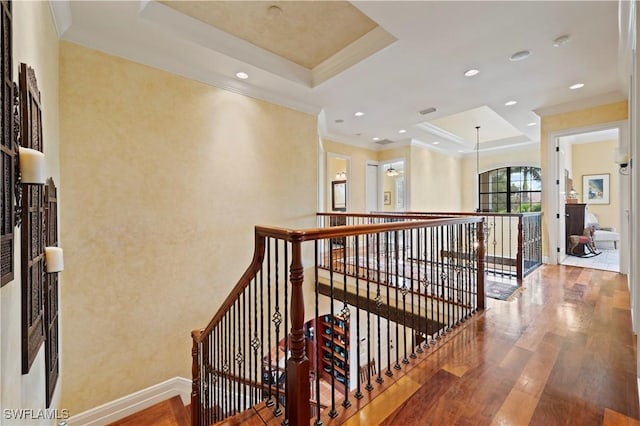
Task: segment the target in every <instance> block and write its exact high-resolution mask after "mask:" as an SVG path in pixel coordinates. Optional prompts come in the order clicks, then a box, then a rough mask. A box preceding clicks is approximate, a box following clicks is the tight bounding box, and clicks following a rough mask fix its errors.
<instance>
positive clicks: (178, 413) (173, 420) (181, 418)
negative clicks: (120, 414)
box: [108, 396, 191, 426]
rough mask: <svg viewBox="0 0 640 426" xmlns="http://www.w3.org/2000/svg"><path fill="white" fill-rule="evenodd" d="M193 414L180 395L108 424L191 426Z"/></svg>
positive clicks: (124, 425) (112, 425)
mask: <svg viewBox="0 0 640 426" xmlns="http://www.w3.org/2000/svg"><path fill="white" fill-rule="evenodd" d="M190 424H191V414H190V411H189V407H185V406H184V404H183V403H182V399H180V397H179V396H174V397H173V398H171V399H168V400H166V401H163V402H160V403H158V404H156V405H154V406H152V407H149V408H147V409H145V410H142V411H140V412H137V413H135V414H132V415H130V416H128V417H125V418H124V419H121V420H118V421H116V422H114V423H111V424H109V425H108V426H151V425H153V426H189V425H190Z"/></svg>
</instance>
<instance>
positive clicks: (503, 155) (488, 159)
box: [462, 144, 544, 212]
mask: <svg viewBox="0 0 640 426" xmlns="http://www.w3.org/2000/svg"><path fill="white" fill-rule="evenodd" d="M476 162H477V160H476V156H475V154H474V155H468V156H466V157H464V159H463V160H462V182H463V184H462V211H465V212H472V211H475V210H476V209H477V208H478V198H477V197H478V188H477V178H476V175H477V165H476ZM507 166H533V167H540V148H539V147H538V145H537V144H536V145H527V146H524V147H522V148H518V149H509V150H506V151H498V152H494V151H487V152H480V173H483V172H486V171H488V170H493V169H498V168H501V167H507ZM543 173H544V171H543Z"/></svg>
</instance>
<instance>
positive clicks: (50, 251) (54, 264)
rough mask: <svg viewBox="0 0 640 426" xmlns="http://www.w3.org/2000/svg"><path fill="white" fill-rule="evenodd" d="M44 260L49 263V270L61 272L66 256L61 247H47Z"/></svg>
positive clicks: (49, 271)
mask: <svg viewBox="0 0 640 426" xmlns="http://www.w3.org/2000/svg"><path fill="white" fill-rule="evenodd" d="M44 260H45V262H46V263H47V272H48V273H52V272H60V271H62V270H63V269H64V258H63V256H62V249H61V248H60V247H45V248H44Z"/></svg>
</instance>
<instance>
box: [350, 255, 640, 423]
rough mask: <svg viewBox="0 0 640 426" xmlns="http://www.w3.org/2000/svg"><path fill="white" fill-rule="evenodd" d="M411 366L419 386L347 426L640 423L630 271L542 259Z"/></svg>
mask: <svg viewBox="0 0 640 426" xmlns="http://www.w3.org/2000/svg"><path fill="white" fill-rule="evenodd" d="M523 286H524V287H525V290H524V291H523V292H522V294H521V295H520V297H519V298H517V299H515V300H513V301H511V302H502V301H497V300H493V299H489V300H488V308H487V310H486V311H485V313H484V314H482V315H480V316H479V317H478V318H476V319H475V320H474V321H472V322H471V323H470V324H468V325H467V326H466V327H465V329H464V330H462V331H461V333H460V334H459V336H458V337H457V338H456V339H452V340H450V341H449V342H448V343H447V344H445V345H443V347H442V348H440V350H439V351H437V352H435V353H434V354H433V355H432V356H431V357H429V358H428V359H427V360H426V361H423V362H422V363H420V364H419V365H418V366H416V368H414V369H412V370H411V371H409V372H408V373H407V376H408V378H410V379H411V380H412V381H414V382H416V383H418V384H419V388H418V389H417V390H416V391H415V392H414V393H413V394H412V395H411V396H410V397H409V398H407V399H406V400H404V401H397V402H396V403H395V404H394V402H393V401H392V400H390V398H385V396H384V393H383V394H382V396H381V397H380V400H381V401H384V400H386V404H385V405H386V406H387V407H389V406H390V405H393V407H391V408H387V409H386V411H391V412H390V413H388V415H387V413H386V412H380V413H375V406H377V405H380V404H373V403H372V404H370V410H371V413H366V411H367V408H366V407H365V409H364V410H362V411H361V412H360V413H359V415H357V416H354V418H352V419H350V420H349V421H348V422H347V423H349V424H382V425H431V424H433V425H441V424H457V425H482V424H487V425H488V424H498V425H545V426H546V425H601V424H640V422H638V415H639V413H638V410H639V409H638V389H637V379H636V353H635V338H634V336H633V333H632V330H631V313H630V309H629V292H628V290H627V284H626V276H624V275H621V274H618V273H615V272H608V271H598V270H593V269H582V268H575V267H564V266H560V267H558V266H543V267H541V268H539V269H538V270H537V271H536V272H534V273H533V274H532V275H530V276H529V277H528V278H527V279H526V280H525V282H524V283H523Z"/></svg>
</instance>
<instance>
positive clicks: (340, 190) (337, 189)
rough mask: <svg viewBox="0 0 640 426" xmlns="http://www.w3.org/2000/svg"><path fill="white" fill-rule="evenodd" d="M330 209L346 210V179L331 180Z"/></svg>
mask: <svg viewBox="0 0 640 426" xmlns="http://www.w3.org/2000/svg"><path fill="white" fill-rule="evenodd" d="M331 209H332V210H333V211H338V212H346V211H347V181H346V180H334V181H332V182H331Z"/></svg>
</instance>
